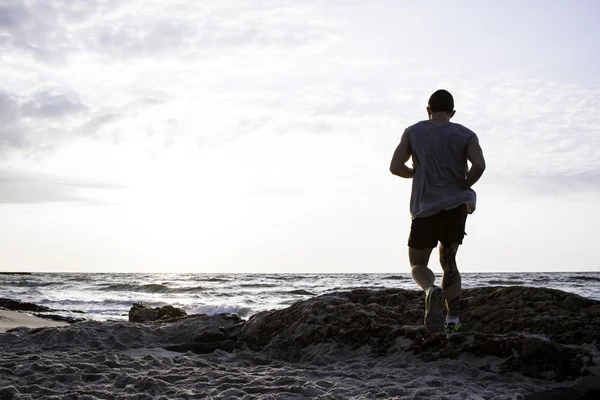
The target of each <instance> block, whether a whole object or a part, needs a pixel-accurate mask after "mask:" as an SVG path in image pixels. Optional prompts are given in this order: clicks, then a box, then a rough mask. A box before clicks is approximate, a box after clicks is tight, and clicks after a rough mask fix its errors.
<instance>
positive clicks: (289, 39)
mask: <svg viewBox="0 0 600 400" xmlns="http://www.w3.org/2000/svg"><path fill="white" fill-rule="evenodd" d="M598 15H600V3H598V2H596V1H593V0H590V1H584V0H568V1H567V0H555V1H552V2H548V1H538V0H528V1H520V0H519V1H513V0H507V1H503V2H489V1H486V2H483V1H468V0H464V1H459V2H447V1H441V0H433V1H428V2H415V1H400V0H398V1H391V0H390V1H386V0H373V1H369V2H366V1H358V0H351V1H347V0H346V1H341V0H339V1H337V0H313V1H310V0H308V1H302V2H300V1H292V0H290V1H279V0H273V1H262V0H223V1H196V0H172V1H169V2H165V1H163V0H161V1H155V0H129V1H116V0H114V1H113V0H81V1H79V0H38V1H35V0H0V221H1V222H0V244H1V245H0V246H1V251H0V270H4V271H53V272H62V271H65V272H66V271H82V272H87V271H90V272H179V271H181V272H184V271H185V272H199V273H201V272H347V273H350V272H386V273H388V272H391V273H404V272H410V267H409V264H408V259H407V244H406V242H407V237H408V233H409V228H410V213H409V197H410V187H411V181H410V180H405V179H402V178H399V177H396V176H394V175H392V174H390V172H389V163H390V160H391V156H392V154H393V152H394V150H395V148H396V146H397V145H398V143H399V140H400V137H401V135H402V132H403V131H404V129H405V128H406V127H407V126H410V125H412V124H414V123H415V122H417V121H419V120H423V119H426V118H427V115H426V112H425V107H426V105H427V99H428V98H429V96H430V95H431V93H433V92H434V91H435V90H437V89H440V88H445V89H447V90H449V91H450V92H452V94H453V95H454V98H455V106H456V110H457V113H456V116H455V117H454V119H453V121H454V122H458V123H461V124H463V125H466V126H467V127H469V128H470V129H472V130H473V131H475V132H476V133H477V135H478V136H479V140H480V143H481V146H482V148H483V150H484V155H485V157H486V161H487V170H486V172H485V174H484V175H483V177H482V178H481V180H480V182H478V183H477V184H476V185H475V187H474V189H475V190H476V192H477V195H478V204H477V210H476V212H475V213H474V214H473V215H471V216H470V217H469V219H468V221H467V228H466V231H467V236H466V237H465V241H464V245H463V246H462V247H461V249H460V251H459V254H458V257H457V260H458V265H459V268H460V269H461V271H464V272H498V271H506V272H513V271H514V272H519V271H600V258H599V257H598V254H597V253H596V252H595V250H594V249H595V246H596V245H597V239H598V238H599V235H598V227H599V226H600V211H599V209H598V204H600V74H598V72H597V71H600V56H599V54H600V45H599V44H598V38H599V37H600V25H598V24H597V21H596V19H597V16H598ZM430 263H431V264H430V266H431V267H432V269H433V270H434V271H435V272H440V271H441V270H440V268H439V266H438V265H436V264H437V257H432V261H431V262H430Z"/></svg>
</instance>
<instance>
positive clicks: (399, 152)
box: [390, 131, 414, 178]
mask: <svg viewBox="0 0 600 400" xmlns="http://www.w3.org/2000/svg"><path fill="white" fill-rule="evenodd" d="M410 156H411V150H410V142H409V140H408V133H407V131H404V133H403V134H402V139H400V144H399V145H398V147H396V151H394V156H393V157H392V162H391V163H390V172H391V173H392V174H394V175H398V176H400V177H402V178H412V177H413V174H414V170H413V169H412V168H409V167H407V166H406V162H407V161H408V159H409V158H410Z"/></svg>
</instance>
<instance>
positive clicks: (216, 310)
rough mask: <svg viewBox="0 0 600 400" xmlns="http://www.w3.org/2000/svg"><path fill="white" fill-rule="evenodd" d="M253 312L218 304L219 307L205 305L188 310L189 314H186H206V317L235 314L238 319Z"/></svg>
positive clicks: (239, 307)
mask: <svg viewBox="0 0 600 400" xmlns="http://www.w3.org/2000/svg"><path fill="white" fill-rule="evenodd" d="M252 311H253V310H252V309H251V308H249V307H242V306H234V305H228V304H220V305H205V306H200V307H194V308H190V312H188V314H206V315H215V314H224V313H226V314H237V315H239V316H240V317H242V318H243V317H245V316H247V315H248V314H250V313H251V312H252Z"/></svg>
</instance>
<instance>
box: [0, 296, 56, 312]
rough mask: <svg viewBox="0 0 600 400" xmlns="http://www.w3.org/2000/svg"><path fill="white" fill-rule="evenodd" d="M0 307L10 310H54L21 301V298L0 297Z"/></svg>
mask: <svg viewBox="0 0 600 400" xmlns="http://www.w3.org/2000/svg"><path fill="white" fill-rule="evenodd" d="M0 307H4V308H6V309H7V310H12V311H35V312H44V311H56V310H53V309H51V308H48V307H45V306H38V305H37V304H33V303H27V302H23V301H21V300H11V299H0Z"/></svg>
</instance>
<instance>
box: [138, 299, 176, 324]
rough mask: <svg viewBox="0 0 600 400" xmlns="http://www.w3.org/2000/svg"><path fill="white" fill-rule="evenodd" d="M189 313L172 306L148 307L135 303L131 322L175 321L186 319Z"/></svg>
mask: <svg viewBox="0 0 600 400" xmlns="http://www.w3.org/2000/svg"><path fill="white" fill-rule="evenodd" d="M186 315H187V313H186V312H185V311H184V310H182V309H181V308H177V307H173V306H171V305H168V306H163V307H155V308H151V307H148V306H147V305H146V304H144V303H134V304H133V306H132V307H131V309H130V310H129V321H130V322H151V321H158V320H160V321H171V322H172V321H174V320H178V319H181V318H183V317H185V316H186Z"/></svg>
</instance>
